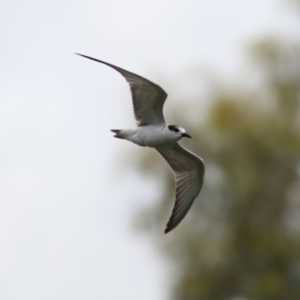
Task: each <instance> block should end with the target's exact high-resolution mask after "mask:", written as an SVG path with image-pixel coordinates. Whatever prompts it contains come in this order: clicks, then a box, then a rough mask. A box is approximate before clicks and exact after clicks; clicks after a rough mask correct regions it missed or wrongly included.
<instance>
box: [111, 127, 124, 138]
mask: <svg viewBox="0 0 300 300" xmlns="http://www.w3.org/2000/svg"><path fill="white" fill-rule="evenodd" d="M111 131H112V132H114V133H115V135H114V137H116V138H118V139H124V137H123V136H122V133H121V131H122V130H120V129H111Z"/></svg>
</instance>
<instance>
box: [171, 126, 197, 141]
mask: <svg viewBox="0 0 300 300" xmlns="http://www.w3.org/2000/svg"><path fill="white" fill-rule="evenodd" d="M168 129H169V131H170V132H174V134H176V136H178V137H179V138H183V137H187V138H190V139H191V138H192V137H191V136H190V135H189V134H187V133H186V131H185V129H184V128H183V127H181V126H179V125H168Z"/></svg>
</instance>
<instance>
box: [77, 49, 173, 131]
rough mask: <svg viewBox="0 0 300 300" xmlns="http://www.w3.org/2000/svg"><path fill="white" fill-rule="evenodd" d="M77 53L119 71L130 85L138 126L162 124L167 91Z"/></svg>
mask: <svg viewBox="0 0 300 300" xmlns="http://www.w3.org/2000/svg"><path fill="white" fill-rule="evenodd" d="M75 54H77V55H80V56H83V57H85V58H88V59H91V60H94V61H97V62H99V63H102V64H105V65H107V66H109V67H111V68H113V69H115V70H116V71H118V72H119V73H121V74H122V75H123V76H124V77H125V79H126V81H127V82H128V83H129V85H130V90H131V95H132V101H133V109H134V115H135V119H136V121H137V122H138V125H139V126H143V125H148V124H164V123H165V120H164V116H163V106H164V103H165V100H166V98H167V96H168V95H167V93H166V92H165V91H164V90H163V89H162V88H161V87H160V86H158V85H157V84H155V83H153V82H151V81H150V80H148V79H146V78H143V77H142V76H139V75H137V74H134V73H131V72H129V71H126V70H124V69H121V68H119V67H117V66H114V65H112V64H109V63H107V62H105V61H102V60H99V59H96V58H92V57H90V56H86V55H83V54H78V53H75Z"/></svg>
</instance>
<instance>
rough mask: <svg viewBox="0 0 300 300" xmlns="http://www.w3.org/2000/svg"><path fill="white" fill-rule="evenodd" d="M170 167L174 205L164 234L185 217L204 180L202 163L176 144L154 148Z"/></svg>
mask: <svg viewBox="0 0 300 300" xmlns="http://www.w3.org/2000/svg"><path fill="white" fill-rule="evenodd" d="M156 150H157V151H158V152H159V153H160V154H161V155H162V157H163V158H164V159H165V160H166V161H167V163H168V164H169V166H170V167H171V169H172V171H173V173H174V177H175V183H176V196H175V205H174V208H173V211H172V214H171V217H170V219H169V221H168V223H167V227H166V229H165V233H168V232H169V231H171V230H172V229H174V228H175V227H176V226H177V225H178V224H179V223H180V222H181V221H182V220H183V218H184V217H185V215H186V214H187V212H188V211H189V209H190V207H191V206H192V204H193V202H194V200H195V198H196V197H197V196H198V194H199V192H200V190H201V187H202V184H203V179H204V170H205V167H204V162H203V160H202V159H201V158H200V157H198V156H196V155H194V154H193V153H191V152H189V151H187V150H186V149H184V148H182V147H181V146H180V145H179V144H178V143H174V144H172V145H169V146H165V147H160V148H156Z"/></svg>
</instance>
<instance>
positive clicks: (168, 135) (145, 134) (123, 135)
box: [78, 54, 205, 233]
mask: <svg viewBox="0 0 300 300" xmlns="http://www.w3.org/2000/svg"><path fill="white" fill-rule="evenodd" d="M78 55H80V56H83V57H85V58H88V59H91V60H94V61H96V62H100V63H102V64H105V65H107V66H109V67H111V68H113V69H115V70H116V71H118V72H119V73H121V74H122V75H123V76H124V77H125V79H126V81H127V82H128V83H129V85H130V89H131V94H132V100H133V109H134V115H135V119H136V121H137V125H138V126H137V127H136V128H133V129H112V130H111V131H112V132H114V133H115V137H116V138H120V139H125V140H128V141H130V142H133V143H134V144H137V145H139V146H142V147H151V148H154V149H155V150H156V151H157V152H158V153H159V154H160V155H161V156H162V157H163V158H164V159H165V160H166V162H167V163H168V165H169V166H170V168H171V169H172V171H173V173H174V177H175V181H176V196H175V205H174V208H173V211H172V214H171V217H170V220H169V221H168V223H167V228H166V230H165V233H168V232H169V231H171V230H172V229H174V228H175V227H176V226H177V225H178V224H179V223H180V222H181V221H182V220H183V218H184V217H185V215H186V214H187V213H188V211H189V209H190V207H191V206H192V204H193V202H194V200H195V198H196V197H197V196H198V194H199V192H200V190H201V188H202V184H203V179H204V170H205V167H204V162H203V160H202V159H201V158H200V157H198V156H196V155H195V154H193V153H191V152H189V151H187V150H186V149H184V148H182V147H181V146H180V145H179V144H178V143H177V142H178V141H179V140H180V139H181V138H183V137H188V138H191V136H190V135H188V134H187V133H186V131H185V129H184V128H182V127H181V126H178V125H168V124H166V122H165V120H164V116H163V105H164V102H165V100H166V98H167V93H166V92H165V91H164V90H163V89H162V88H161V87H160V86H158V85H157V84H155V83H153V82H151V81H149V80H148V79H146V78H143V77H141V76H139V75H137V74H134V73H132V72H129V71H126V70H124V69H121V68H119V67H117V66H114V65H112V64H109V63H107V62H104V61H101V60H98V59H96V58H92V57H89V56H86V55H82V54H78Z"/></svg>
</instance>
